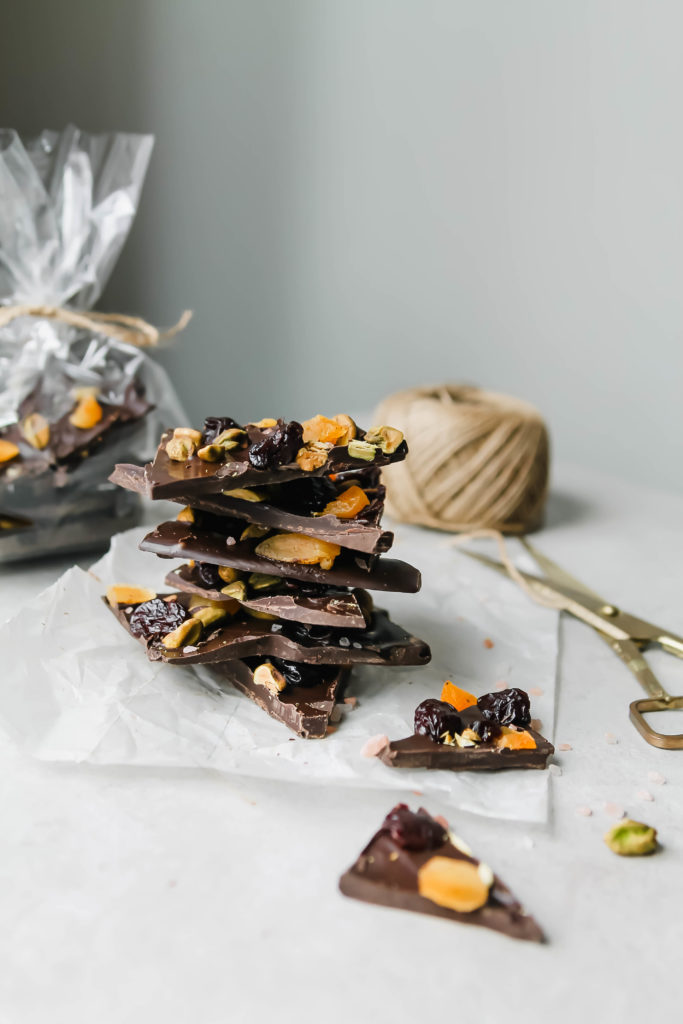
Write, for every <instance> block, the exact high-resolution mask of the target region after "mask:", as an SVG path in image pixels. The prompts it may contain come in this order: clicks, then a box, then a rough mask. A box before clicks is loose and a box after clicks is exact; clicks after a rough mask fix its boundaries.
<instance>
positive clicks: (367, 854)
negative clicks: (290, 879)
mask: <svg viewBox="0 0 683 1024" xmlns="http://www.w3.org/2000/svg"><path fill="white" fill-rule="evenodd" d="M432 857H448V858H450V859H453V860H465V861H469V862H470V863H473V864H478V863H479V862H478V861H477V860H476V858H474V857H470V856H468V855H467V854H466V853H463V852H462V851H461V850H459V849H458V848H457V847H455V846H454V845H453V843H451V841H450V839H447V840H446V842H444V843H442V844H441V845H439V846H436V847H435V848H432V849H426V850H407V849H405V848H404V847H403V846H402V845H400V844H399V843H398V842H397V841H396V840H395V839H393V838H392V836H391V835H390V833H389V831H388V830H387V829H384V828H381V829H380V830H379V831H378V832H377V833H376V834H375V835H374V836H373V838H372V839H371V840H370V842H369V843H368V845H367V846H366V847H365V849H364V850H363V852H362V853H361V855H360V857H359V858H358V860H357V861H356V862H355V864H353V865H352V867H350V868H349V870H348V871H346V872H345V873H344V874H343V875H342V877H341V879H340V881H339V888H340V889H341V891H342V892H343V893H344V895H345V896H351V897H353V898H354V899H358V900H363V901H364V902H366V903H374V904H378V905H381V906H387V907H395V908H396V909H399V910H411V911H415V912H417V913H421V914H431V915H434V916H435V917H443V918H446V919H448V920H450V921H459V922H461V923H463V924H474V925H479V926H481V927H484V928H492V929H493V930H494V931H498V932H502V933H503V934H504V935H508V936H510V937H511V938H516V939H523V940H526V941H529V942H542V941H543V933H542V932H541V929H540V928H539V926H538V925H537V923H536V922H535V921H534V919H533V918H532V917H530V916H529V915H528V914H526V913H525V912H524V909H523V907H522V906H521V904H520V903H519V902H518V900H516V899H515V897H514V896H513V895H512V893H511V892H510V890H509V889H508V888H507V886H506V885H505V884H504V883H503V882H502V881H501V880H500V878H498V876H496V875H494V880H493V884H492V886H491V889H490V892H489V898H488V900H487V902H486V903H485V904H484V906H483V907H480V908H479V909H478V910H473V911H471V912H469V913H464V912H460V911H456V910H451V909H449V908H448V907H442V906H440V905H439V904H437V903H433V902H432V901H431V900H429V899H427V898H426V897H424V896H421V895H420V893H419V891H418V871H419V869H420V868H421V867H422V865H423V864H425V863H426V862H427V861H428V860H431V858H432Z"/></svg>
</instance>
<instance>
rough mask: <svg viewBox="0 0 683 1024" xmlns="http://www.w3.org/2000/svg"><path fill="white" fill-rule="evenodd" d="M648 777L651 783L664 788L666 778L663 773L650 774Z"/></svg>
mask: <svg viewBox="0 0 683 1024" xmlns="http://www.w3.org/2000/svg"><path fill="white" fill-rule="evenodd" d="M647 777H648V779H649V780H650V782H654V783H656V785H658V786H663V785H665V783H666V777H665V776H664V775H662V773H661V772H648V773H647Z"/></svg>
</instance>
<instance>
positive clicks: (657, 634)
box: [459, 548, 683, 658]
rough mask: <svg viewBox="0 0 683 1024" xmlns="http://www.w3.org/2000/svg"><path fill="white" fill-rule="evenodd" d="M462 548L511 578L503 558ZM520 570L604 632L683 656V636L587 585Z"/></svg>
mask: <svg viewBox="0 0 683 1024" xmlns="http://www.w3.org/2000/svg"><path fill="white" fill-rule="evenodd" d="M459 550H460V551H461V552H462V553H463V555H467V556H468V558H474V559H475V560H476V561H477V562H481V563H482V564H483V565H487V566H488V567H489V568H490V569H494V570H495V571H496V572H498V573H500V574H501V575H503V576H508V578H509V573H508V571H507V569H506V568H505V566H504V565H503V564H502V562H497V561H496V560H495V559H493V558H489V557H488V556H487V555H480V554H479V552H477V551H469V550H467V549H466V548H460V549H459ZM517 571H518V572H519V574H520V576H522V577H523V579H524V580H525V581H526V583H527V584H528V585H529V587H531V589H532V590H534V591H535V592H536V593H537V594H540V595H541V596H542V597H545V598H546V599H550V600H552V601H553V602H554V603H555V604H556V606H557V607H558V608H559V609H561V610H562V611H565V612H568V613H569V614H570V615H573V616H574V617H575V618H577V619H581V621H582V622H585V623H587V625H589V626H592V627H593V629H597V630H598V631H599V632H600V633H605V634H607V636H610V637H613V638H614V639H615V640H634V641H636V642H638V643H642V644H659V645H660V646H661V647H663V648H664V650H666V651H668V653H669V654H674V655H675V656H676V657H678V658H683V637H680V636H676V634H675V633H669V632H668V631H667V630H663V629H661V628H660V627H659V626H655V625H654V623H652V622H647V621H646V620H645V619H638V618H636V616H635V615H630V614H629V613H628V612H622V611H620V610H619V609H618V608H615V607H614V606H613V605H611V604H608V603H606V602H605V601H604V599H603V598H602V597H599V596H598V595H597V594H593V593H592V592H590V591H588V590H587V589H586V588H583V589H581V590H580V591H576V590H574V589H573V588H572V587H570V586H565V584H564V583H553V581H552V580H546V579H540V578H539V577H538V576H532V575H531V574H530V573H528V572H522V570H521V569H518V570H517Z"/></svg>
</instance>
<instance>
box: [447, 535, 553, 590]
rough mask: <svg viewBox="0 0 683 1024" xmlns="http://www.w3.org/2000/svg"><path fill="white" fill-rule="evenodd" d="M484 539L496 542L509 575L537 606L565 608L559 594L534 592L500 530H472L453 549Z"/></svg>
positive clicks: (462, 536)
mask: <svg viewBox="0 0 683 1024" xmlns="http://www.w3.org/2000/svg"><path fill="white" fill-rule="evenodd" d="M482 538H483V539H489V538H490V539H491V540H495V541H496V543H497V545H498V553H499V554H500V560H501V562H502V563H503V565H504V566H505V568H506V569H507V572H508V575H509V576H510V578H511V579H512V580H514V582H515V583H516V584H517V585H518V586H519V587H520V588H521V589H522V590H523V591H524V593H525V594H526V595H527V596H528V597H530V598H531V599H532V600H533V601H535V602H536V604H540V605H543V607H544V608H555V609H562V608H563V607H564V601H563V600H562V598H561V597H560V596H559V594H558V596H557V597H553V596H552V595H550V594H548V595H545V594H541V593H540V592H539V591H537V590H534V588H533V587H530V586H529V584H528V583H527V581H526V580H525V579H524V577H523V576H522V574H521V572H520V571H519V569H518V568H517V566H516V565H515V563H514V562H513V561H512V559H511V558H510V553H509V551H508V548H507V544H506V543H505V537H504V536H503V534H502V533H501V532H500V530H471V531H470V532H469V533H463V534H462V535H461V536H460V537H457V538H456V539H455V540H454V541H453V547H459V546H460V545H461V544H465V543H466V542H467V541H468V540H480V539H482Z"/></svg>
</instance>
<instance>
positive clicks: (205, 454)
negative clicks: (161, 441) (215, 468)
mask: <svg viewBox="0 0 683 1024" xmlns="http://www.w3.org/2000/svg"><path fill="white" fill-rule="evenodd" d="M166 450H167V451H168V446H167V448H166ZM224 451H225V449H224V448H222V447H221V446H220V445H219V444H205V445H204V447H203V448H200V449H199V451H198V452H197V455H198V456H199V458H200V459H203V460H204V462H220V460H221V459H222V458H223V454H224Z"/></svg>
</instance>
